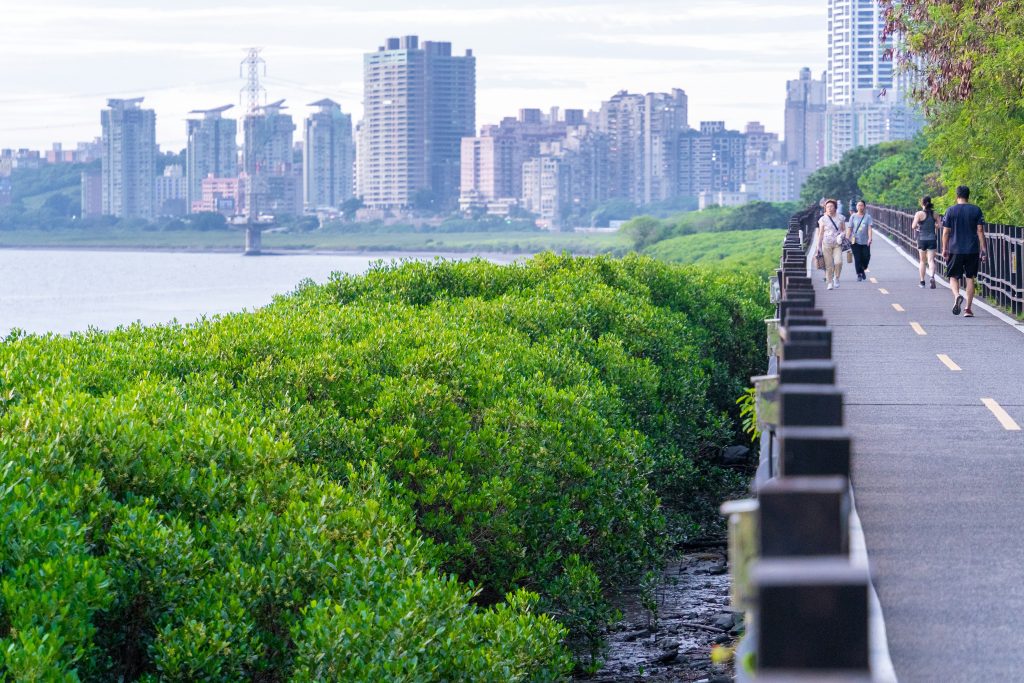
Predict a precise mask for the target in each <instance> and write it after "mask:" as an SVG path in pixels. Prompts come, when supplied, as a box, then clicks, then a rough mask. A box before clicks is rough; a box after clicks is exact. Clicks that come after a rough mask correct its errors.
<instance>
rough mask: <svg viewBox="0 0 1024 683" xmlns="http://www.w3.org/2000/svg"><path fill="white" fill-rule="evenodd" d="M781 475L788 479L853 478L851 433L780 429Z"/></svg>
mask: <svg viewBox="0 0 1024 683" xmlns="http://www.w3.org/2000/svg"><path fill="white" fill-rule="evenodd" d="M776 438H777V439H778V444H779V473H780V474H781V476H784V477H797V476H815V475H818V476H827V475H838V476H841V477H846V478H849V477H850V443H851V439H850V432H848V431H847V430H845V429H843V428H842V427H780V428H779V429H778V431H777V432H776Z"/></svg>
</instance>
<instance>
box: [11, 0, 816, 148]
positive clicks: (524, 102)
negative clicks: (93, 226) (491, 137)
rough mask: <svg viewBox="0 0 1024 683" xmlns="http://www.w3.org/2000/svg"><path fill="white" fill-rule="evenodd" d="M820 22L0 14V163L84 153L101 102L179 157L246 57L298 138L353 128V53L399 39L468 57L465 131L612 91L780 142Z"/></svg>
mask: <svg viewBox="0 0 1024 683" xmlns="http://www.w3.org/2000/svg"><path fill="white" fill-rule="evenodd" d="M825 8H826V2H825V0H788V1H776V0H622V1H620V2H607V3H605V2H604V1H603V0H523V1H522V2H498V1H497V0H450V1H443V2H442V1H436V2H430V0H378V1H376V2H374V1H373V0H361V1H359V2H354V1H353V0H295V1H294V2H282V1H280V0H278V1H274V2H271V1H269V0H250V1H249V2H247V3H244V4H243V3H240V2H236V1H235V0H227V1H226V2H217V1H216V0H175V2H173V3H169V2H166V1H162V2H154V1H152V0H35V1H31V2H25V1H24V0H0V21H2V27H3V28H2V35H3V38H4V40H3V42H2V47H0V50H2V54H3V60H2V62H0V65H2V68H0V93H3V95H2V96H0V147H30V148H44V147H49V145H50V143H51V142H54V141H62V142H64V143H65V145H69V144H73V143H74V142H77V141H79V140H87V139H92V138H93V137H96V136H98V135H99V132H100V126H99V110H100V109H101V108H102V107H103V106H104V104H105V99H106V98H107V97H134V96H145V98H146V100H145V106H147V107H151V108H154V109H156V112H157V141H158V142H159V143H160V144H161V146H162V147H163V148H164V149H174V150H177V149H180V148H182V147H183V146H184V141H185V133H184V128H185V124H184V119H185V118H186V117H187V115H188V111H189V110H191V109H197V108H201V109H205V108H212V107H215V106H219V105H222V104H235V105H236V107H238V105H239V89H240V88H241V87H242V81H241V80H240V78H239V62H240V61H241V60H242V58H243V56H244V48H246V47H249V46H259V47H262V48H264V52H263V55H264V58H265V59H266V61H267V79H266V81H265V85H266V88H267V92H268V95H269V97H270V99H271V100H276V99H281V98H285V99H287V104H289V105H290V107H291V112H292V115H293V116H294V117H295V119H296V122H297V123H298V122H299V121H300V120H301V119H302V118H303V117H304V116H305V115H306V113H307V112H308V111H309V109H308V108H307V107H306V106H305V105H307V104H308V103H309V102H313V101H315V100H317V99H320V98H322V97H331V98H332V99H335V100H337V101H339V102H341V104H342V108H343V109H344V110H345V111H348V112H352V113H353V114H354V115H355V118H356V119H358V118H359V116H360V115H361V111H362V104H361V93H362V55H363V53H364V52H369V51H373V50H375V49H376V48H377V46H378V45H380V44H381V43H382V42H383V40H384V39H385V38H387V37H388V36H397V35H404V34H416V35H419V36H420V39H421V40H439V41H450V42H452V43H453V49H454V50H455V51H456V52H457V53H459V54H462V53H463V52H464V51H465V49H466V48H471V49H472V50H473V52H474V54H475V55H476V57H477V126H478V127H479V126H480V125H482V124H484V123H491V122H497V121H498V120H500V119H501V118H502V117H503V116H507V115H512V114H514V113H515V112H516V110H518V109H519V108H521V107H537V108H541V109H548V108H550V107H552V106H560V107H568V108H578V109H596V108H598V107H599V106H600V102H601V101H602V100H604V99H607V98H608V97H610V96H611V95H613V94H614V93H615V92H616V91H618V90H622V89H626V90H630V91H633V92H649V91H666V90H669V89H670V88H673V87H679V88H682V89H684V90H686V92H687V94H688V95H689V97H690V122H691V125H695V124H696V123H697V122H699V121H700V120H707V119H717V120H721V119H724V120H725V121H726V122H727V123H728V124H729V126H730V127H733V128H741V127H742V126H743V125H744V124H745V123H746V122H747V121H751V120H761V121H762V122H764V123H765V124H766V125H767V126H768V127H769V129H770V130H774V131H781V129H782V122H783V106H784V99H785V81H786V80H787V79H790V78H795V77H796V76H797V74H798V72H799V69H800V68H801V67H803V66H809V67H811V68H812V69H813V70H814V71H815V73H819V72H820V71H822V70H823V68H824V65H825V11H826V10H825ZM233 111H234V112H235V113H236V114H237V113H240V110H238V109H236V110H233ZM300 130H301V126H300ZM297 137H298V134H297Z"/></svg>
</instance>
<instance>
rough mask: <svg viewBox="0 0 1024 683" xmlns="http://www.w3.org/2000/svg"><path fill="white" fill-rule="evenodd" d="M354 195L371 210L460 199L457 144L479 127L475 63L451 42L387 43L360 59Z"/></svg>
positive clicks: (392, 40)
mask: <svg viewBox="0 0 1024 683" xmlns="http://www.w3.org/2000/svg"><path fill="white" fill-rule="evenodd" d="M363 84H364V91H363V109H364V118H363V122H362V126H361V130H360V148H359V153H360V154H361V155H362V156H363V159H362V160H361V162H360V171H361V176H360V178H359V191H360V193H361V195H362V198H363V202H364V203H365V204H366V205H367V206H369V207H372V208H382V209H402V208H407V207H411V206H413V205H415V204H427V203H431V204H433V205H435V206H437V207H447V206H453V205H454V204H455V201H456V200H457V199H458V188H459V180H460V169H461V154H462V138H464V137H472V136H473V134H474V132H475V129H476V58H475V57H474V56H473V51H472V50H467V51H466V53H465V55H463V56H457V55H453V54H452V46H451V43H444V42H431V41H425V42H424V43H423V44H422V46H420V42H419V38H418V37H417V36H404V37H402V38H388V39H387V41H386V43H385V44H384V45H382V46H381V47H380V48H379V49H378V50H377V52H372V53H369V54H366V55H365V56H364V59H363Z"/></svg>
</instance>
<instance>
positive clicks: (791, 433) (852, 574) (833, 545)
mask: <svg viewBox="0 0 1024 683" xmlns="http://www.w3.org/2000/svg"><path fill="white" fill-rule="evenodd" d="M819 215H820V211H819V210H818V208H817V207H811V208H808V209H807V210H806V211H803V212H801V213H798V214H796V215H794V216H793V217H792V219H791V220H790V224H789V229H788V231H787V234H786V237H785V241H784V243H783V247H782V257H781V259H780V267H779V269H778V271H777V274H776V277H774V278H772V298H773V302H774V303H775V304H776V317H775V318H773V319H770V320H768V321H766V326H767V337H766V345H767V354H768V374H767V375H765V376H763V377H756V378H754V383H755V387H756V401H757V413H758V424H759V427H760V429H761V459H760V466H759V468H758V473H757V476H756V479H755V483H754V486H753V494H754V497H753V498H751V499H749V500H742V501H732V502H729V503H726V504H725V505H723V506H722V511H723V514H725V515H726V516H727V517H728V519H729V552H730V571H731V578H732V586H733V588H732V591H733V595H732V598H733V605H734V607H735V608H737V609H743V610H745V611H746V612H747V620H746V621H747V625H748V626H747V633H746V636H745V637H744V639H743V640H742V641H741V643H740V646H739V648H738V650H737V653H736V672H737V680H739V681H751V680H756V681H758V682H761V681H764V682H766V683H782V682H783V681H786V682H795V681H817V682H821V683H827V682H829V681H833V682H835V683H838V682H839V681H845V682H854V681H856V682H872V683H882V682H885V683H888V682H889V681H891V680H893V678H892V677H891V676H890V669H891V666H890V665H888V661H887V660H888V654H887V651H886V650H885V645H884V643H885V637H884V627H880V624H881V619H880V613H879V610H878V609H877V598H875V597H874V591H873V588H872V586H871V578H870V575H869V571H868V566H867V559H866V552H865V550H864V543H863V536H862V534H861V533H860V528H859V521H858V520H857V518H856V512H855V510H854V507H853V498H852V490H851V488H850V464H851V463H850V459H851V455H852V451H853V444H852V439H851V436H850V433H849V432H848V431H847V430H846V428H845V427H844V406H843V402H844V397H843V392H842V390H841V389H840V388H839V387H838V386H837V385H836V363H835V361H834V360H833V357H832V329H831V328H830V327H829V323H828V320H827V319H826V318H825V317H824V314H823V312H822V310H821V308H820V307H819V306H817V302H816V293H815V289H814V283H813V281H812V278H811V277H810V273H809V270H808V264H807V260H808V253H807V252H808V248H809V246H810V242H811V241H812V240H813V237H814V230H815V228H816V227H817V220H818V217H819Z"/></svg>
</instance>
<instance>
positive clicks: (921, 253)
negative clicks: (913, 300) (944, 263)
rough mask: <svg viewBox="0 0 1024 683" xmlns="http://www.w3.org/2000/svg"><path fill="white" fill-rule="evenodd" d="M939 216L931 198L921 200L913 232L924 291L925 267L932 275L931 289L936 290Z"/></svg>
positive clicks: (915, 216) (921, 285) (915, 215)
mask: <svg viewBox="0 0 1024 683" xmlns="http://www.w3.org/2000/svg"><path fill="white" fill-rule="evenodd" d="M938 224H939V214H938V213H936V212H935V207H934V206H933V205H932V198H931V197H922V198H921V210H920V211H918V212H917V213H916V214H914V225H913V226H912V229H913V231H914V232H915V233H916V234H917V255H918V260H919V262H920V269H919V274H920V276H921V282H920V285H919V286H920V287H921V288H922V289H924V275H925V266H927V267H928V272H929V273H931V278H930V282H931V288H932V289H935V252H936V251H937V250H938V238H939V233H938Z"/></svg>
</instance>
